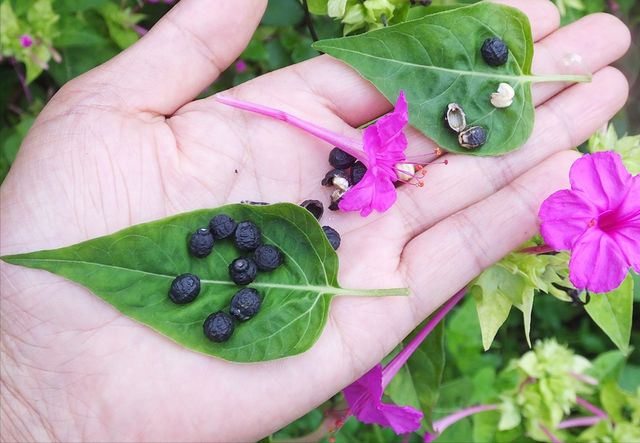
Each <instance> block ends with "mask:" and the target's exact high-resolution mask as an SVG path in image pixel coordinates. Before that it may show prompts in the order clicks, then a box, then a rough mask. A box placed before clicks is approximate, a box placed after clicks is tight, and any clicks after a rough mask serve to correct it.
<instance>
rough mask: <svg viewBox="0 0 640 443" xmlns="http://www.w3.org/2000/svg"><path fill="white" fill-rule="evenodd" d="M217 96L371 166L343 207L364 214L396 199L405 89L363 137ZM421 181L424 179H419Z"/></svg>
mask: <svg viewBox="0 0 640 443" xmlns="http://www.w3.org/2000/svg"><path fill="white" fill-rule="evenodd" d="M216 99H217V100H218V101H219V102H221V103H224V104H226V105H229V106H233V107H235V108H239V109H243V110H245V111H251V112H256V113H258V114H262V115H266V116H268V117H272V118H276V119H278V120H282V121H285V122H287V123H289V124H292V125H294V126H296V127H298V128H300V129H302V130H304V131H307V132H308V133H310V134H312V135H315V136H316V137H318V138H320V139H322V140H324V141H326V142H329V143H331V144H333V145H334V146H337V147H338V148H340V149H342V150H343V151H345V152H347V153H349V154H351V155H353V156H354V157H356V158H357V159H358V160H360V161H361V162H362V163H364V165H365V166H366V167H367V172H366V173H365V175H364V177H363V178H362V180H361V181H360V182H359V183H358V184H356V185H355V186H353V187H352V188H350V189H349V190H348V191H347V192H346V193H345V194H344V196H343V197H342V200H341V201H340V203H339V204H338V206H339V208H340V209H342V210H343V211H361V212H360V214H361V215H362V216H363V217H366V216H367V215H369V214H371V212H372V211H373V210H374V209H375V210H376V211H378V212H384V211H386V210H387V209H389V208H390V207H391V206H392V205H393V204H394V203H395V201H396V191H395V188H394V186H393V182H395V181H397V180H399V179H398V175H397V172H396V171H398V169H397V167H396V165H397V164H398V163H403V162H404V161H405V160H406V157H405V154H404V150H405V149H406V148H407V138H406V137H405V135H404V134H403V133H402V129H403V128H404V126H405V125H406V124H407V122H408V121H409V116H408V111H407V102H406V100H405V98H404V92H402V91H400V96H399V97H398V102H397V103H396V107H395V110H394V111H393V112H392V113H391V114H388V115H385V116H384V117H382V118H380V119H379V120H378V121H377V122H376V123H375V124H374V125H371V126H368V127H367V128H365V129H364V132H363V140H362V141H359V140H355V139H352V138H350V137H345V136H343V135H340V134H337V133H335V132H333V131H329V130H328V129H324V128H321V127H320V126H317V125H314V124H313V123H309V122H306V121H304V120H302V119H299V118H298V117H295V116H293V115H291V114H287V113H286V112H283V111H279V110H277V109H273V108H269V107H266V106H262V105H257V104H254V103H249V102H246V101H243V100H238V99H235V98H231V97H228V96H224V95H216ZM419 183H421V182H419Z"/></svg>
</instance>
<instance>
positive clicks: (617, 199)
mask: <svg viewBox="0 0 640 443" xmlns="http://www.w3.org/2000/svg"><path fill="white" fill-rule="evenodd" d="M569 178H570V183H571V189H570V190H561V191H558V192H555V193H554V194H552V195H551V196H549V198H547V199H546V200H545V201H544V202H543V203H542V206H541V207H540V212H539V214H538V217H539V218H540V219H541V220H542V223H541V224H540V233H541V234H542V237H543V238H544V240H545V241H546V242H547V244H548V245H549V246H551V247H552V248H554V249H556V250H571V260H570V261H569V280H570V281H571V283H573V285H574V286H575V287H576V288H578V289H588V290H590V291H592V292H596V293H600V292H608V291H612V290H614V289H616V288H617V287H618V286H620V283H622V280H624V278H625V276H626V275H627V272H628V271H629V268H630V267H632V268H633V269H634V270H635V271H636V272H640V176H639V175H636V176H631V174H629V172H627V170H626V169H625V167H624V165H623V164H622V160H621V158H620V155H619V154H618V153H616V152H612V151H605V152H596V153H594V154H587V155H584V156H583V157H582V158H580V159H578V160H577V161H576V162H575V163H574V164H573V165H572V166H571V170H570V172H569Z"/></svg>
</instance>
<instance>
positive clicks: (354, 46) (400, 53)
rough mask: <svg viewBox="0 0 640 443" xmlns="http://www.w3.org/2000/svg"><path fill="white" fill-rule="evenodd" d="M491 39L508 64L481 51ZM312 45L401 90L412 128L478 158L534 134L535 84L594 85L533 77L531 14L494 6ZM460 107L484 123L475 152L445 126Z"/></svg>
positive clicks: (381, 85)
mask: <svg viewBox="0 0 640 443" xmlns="http://www.w3.org/2000/svg"><path fill="white" fill-rule="evenodd" d="M490 37H500V38H501V39H503V40H504V41H505V42H506V43H507V44H508V46H509V60H508V61H507V63H505V64H504V65H502V66H499V67H493V66H489V65H488V64H487V63H485V62H484V60H483V59H482V56H481V54H480V48H481V46H482V44H483V43H484V41H485V40H486V39H487V38H490ZM314 47H315V48H316V49H318V50H320V51H323V52H325V53H327V54H329V55H331V56H333V57H336V58H338V59H340V60H342V61H344V62H346V63H348V64H349V65H351V66H352V67H353V68H355V69H356V70H357V71H358V72H359V73H360V74H361V75H362V76H363V77H364V78H366V79H367V80H369V81H371V82H372V83H373V84H374V85H375V86H376V87H377V88H378V89H379V90H380V91H381V92H382V93H383V94H384V95H385V96H386V97H387V98H388V99H389V100H390V101H391V102H392V103H395V102H396V99H397V98H398V95H399V93H400V90H403V91H404V92H405V95H406V99H407V102H408V104H409V122H410V123H411V124H412V125H413V126H414V127H416V128H417V129H419V130H420V131H422V132H423V133H424V134H425V135H427V136H428V137H430V138H431V139H433V140H434V141H435V142H436V143H438V145H440V146H441V147H443V148H444V149H446V150H448V151H451V152H457V153H463V154H472V155H483V156H486V155H500V154H504V153H506V152H509V151H512V150H514V149H517V148H519V147H520V146H522V145H523V144H524V143H525V142H526V141H527V139H528V138H529V136H530V135H531V132H532V130H533V123H534V105H533V101H532V96H531V88H530V84H531V83H533V82H536V81H552V80H563V81H578V80H580V81H585V80H587V81H588V77H579V76H534V75H531V62H532V59H533V39H532V36H531V26H530V24H529V21H528V18H527V17H526V15H525V14H524V13H523V12H521V11H519V10H518V9H515V8H512V7H509V6H505V5H500V4H496V3H491V2H480V3H476V4H474V5H470V6H466V7H461V8H457V9H453V10H450V11H445V12H441V13H437V14H431V15H427V16H425V17H423V18H421V19H418V20H413V21H409V22H405V23H401V24H398V25H395V26H388V27H386V28H382V29H377V30H374V31H370V32H367V33H365V34H361V35H356V36H353V37H345V38H339V39H332V40H323V41H319V42H317V43H315V44H314ZM503 82H504V83H508V84H510V85H511V86H512V87H513V89H514V91H515V97H514V101H513V103H512V104H511V106H509V107H507V108H502V109H499V108H495V107H494V106H493V105H492V104H491V102H490V97H491V93H493V92H496V91H497V89H498V85H499V84H500V83H503ZM453 102H456V103H458V104H460V105H461V106H462V108H463V109H464V111H465V112H466V115H467V124H469V125H481V126H483V127H484V128H485V130H486V131H487V135H488V138H487V142H486V143H485V144H484V145H483V146H481V147H480V148H478V149H476V150H473V151H469V150H466V149H464V148H461V147H460V145H459V144H458V139H457V134H456V133H455V132H454V131H452V130H451V129H449V128H448V127H447V125H446V123H445V121H444V118H443V116H444V113H445V109H446V107H447V105H448V104H449V103H453Z"/></svg>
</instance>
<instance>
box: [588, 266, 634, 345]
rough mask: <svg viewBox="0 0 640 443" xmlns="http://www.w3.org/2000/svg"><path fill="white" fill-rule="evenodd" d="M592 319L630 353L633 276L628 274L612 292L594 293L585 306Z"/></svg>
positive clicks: (615, 342) (614, 341) (613, 340)
mask: <svg viewBox="0 0 640 443" xmlns="http://www.w3.org/2000/svg"><path fill="white" fill-rule="evenodd" d="M584 308H585V310H586V311H587V313H588V314H589V316H590V317H591V319H592V320H593V321H594V322H595V323H596V324H597V325H598V326H599V327H600V329H602V330H603V331H604V333H605V334H607V335H608V336H609V338H610V339H611V341H612V342H613V343H614V344H615V345H616V346H617V347H618V349H620V351H622V353H623V354H624V355H628V354H629V340H630V339H631V317H632V315H633V277H632V276H631V274H627V276H626V278H625V279H624V280H623V281H622V284H621V285H620V286H619V287H618V288H617V289H614V290H613V291H611V292H606V293H604V294H592V295H591V301H590V302H589V303H587V304H586V305H585V306H584Z"/></svg>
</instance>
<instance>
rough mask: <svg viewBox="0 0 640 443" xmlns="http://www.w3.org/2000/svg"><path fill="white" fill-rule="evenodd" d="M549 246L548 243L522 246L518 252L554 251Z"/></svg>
mask: <svg viewBox="0 0 640 443" xmlns="http://www.w3.org/2000/svg"><path fill="white" fill-rule="evenodd" d="M554 251H555V249H553V248H552V247H551V246H548V245H537V246H529V247H528V248H522V249H520V250H519V251H518V252H523V253H525V254H526V253H528V254H544V253H547V252H554Z"/></svg>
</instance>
